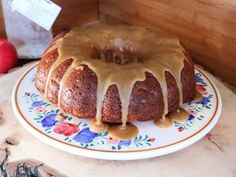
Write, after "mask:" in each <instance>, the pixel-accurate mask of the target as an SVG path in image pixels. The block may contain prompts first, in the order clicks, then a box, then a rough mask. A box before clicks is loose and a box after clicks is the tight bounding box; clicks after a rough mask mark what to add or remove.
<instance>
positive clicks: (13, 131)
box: [0, 63, 236, 177]
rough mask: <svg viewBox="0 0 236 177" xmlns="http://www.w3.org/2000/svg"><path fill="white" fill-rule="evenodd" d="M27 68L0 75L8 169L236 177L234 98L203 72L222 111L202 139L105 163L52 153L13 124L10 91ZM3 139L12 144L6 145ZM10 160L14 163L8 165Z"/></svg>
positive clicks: (116, 176)
mask: <svg viewBox="0 0 236 177" xmlns="http://www.w3.org/2000/svg"><path fill="white" fill-rule="evenodd" d="M33 64H34V63H30V64H28V65H25V66H24V67H21V68H16V69H14V71H12V72H11V73H9V74H6V75H3V76H1V77H0V112H1V113H0V117H1V119H2V120H1V121H0V149H1V151H0V160H1V159H2V160H3V159H5V158H4V157H5V156H4V155H6V154H5V152H6V151H5V150H6V148H7V149H8V151H9V153H10V155H9V158H8V162H9V164H8V168H9V167H11V166H14V164H18V163H20V164H21V165H22V163H21V162H22V160H25V159H31V161H27V162H28V163H26V164H25V165H28V164H31V165H32V160H33V165H36V166H37V165H42V164H43V166H42V167H40V168H39V170H40V173H42V174H43V175H44V176H50V174H54V176H58V177H59V176H69V177H80V176H81V177H94V176H96V177H100V176H101V177H107V176H112V177H120V176H148V177H157V176H161V177H169V176H175V177H180V176H181V177H184V176H186V177H189V176H193V177H195V176H196V177H200V176H202V177H205V176H206V177H211V176H214V177H234V176H236V128H235V126H236V94H234V93H233V92H232V91H231V90H230V89H228V88H227V87H226V86H225V85H224V84H223V83H222V82H220V81H219V80H217V79H215V78H214V77H213V76H212V75H211V74H209V73H208V75H209V77H210V78H211V79H212V80H213V81H214V83H215V84H216V86H217V87H218V89H219V91H220V93H221V96H222V102H223V112H222V115H221V118H220V120H219V122H218V123H217V124H216V126H215V127H214V129H213V130H212V131H211V132H210V133H209V134H208V135H207V136H205V137H204V138H203V139H201V140H200V141H198V142H197V143H195V144H193V145H191V146H190V147H188V148H185V149H183V150H181V151H178V152H176V153H173V154H169V155H166V156H162V157H156V158H151V159H146V160H135V161H106V160H96V159H89V158H84V157H80V156H76V155H72V154H69V153H66V152H63V151H60V150H58V149H54V148H53V147H50V146H48V145H47V144H45V143H43V142H41V141H40V140H38V139H36V138H35V137H34V136H32V135H31V134H30V133H29V132H28V131H27V130H25V129H24V128H23V126H22V125H21V124H20V123H19V122H18V120H17V119H16V117H15V115H14V112H13V109H12V106H11V94H12V90H13V87H14V85H15V83H16V81H17V80H18V79H19V77H20V76H21V75H22V74H23V73H24V72H25V71H26V70H27V69H28V68H30V67H31V66H32V65H33ZM9 137H10V140H9ZM7 138H8V141H10V142H11V141H13V142H12V144H16V145H10V144H7V143H6V139H7ZM11 138H13V139H11ZM17 140H18V142H17ZM14 141H16V142H14ZM8 143H9V142H8ZM35 160H36V161H35ZM15 161H18V162H16V163H12V162H15ZM19 161H20V162H19ZM51 167H52V168H51ZM1 168H2V167H1V166H0V169H1ZM55 169H56V171H55ZM12 174H13V172H12ZM51 176H52V175H51Z"/></svg>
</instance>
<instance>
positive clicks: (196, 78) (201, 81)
mask: <svg viewBox="0 0 236 177" xmlns="http://www.w3.org/2000/svg"><path fill="white" fill-rule="evenodd" d="M195 80H196V82H198V83H202V84H204V81H203V79H202V78H201V77H200V76H199V75H196V76H195Z"/></svg>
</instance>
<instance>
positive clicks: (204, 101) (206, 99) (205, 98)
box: [200, 97, 210, 105]
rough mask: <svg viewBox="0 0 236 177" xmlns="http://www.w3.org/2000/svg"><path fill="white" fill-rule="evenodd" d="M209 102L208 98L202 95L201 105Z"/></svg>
mask: <svg viewBox="0 0 236 177" xmlns="http://www.w3.org/2000/svg"><path fill="white" fill-rule="evenodd" d="M209 102H210V99H209V98H208V97H203V98H202V100H201V101H200V103H201V104H202V105H207V104H208V103H209Z"/></svg>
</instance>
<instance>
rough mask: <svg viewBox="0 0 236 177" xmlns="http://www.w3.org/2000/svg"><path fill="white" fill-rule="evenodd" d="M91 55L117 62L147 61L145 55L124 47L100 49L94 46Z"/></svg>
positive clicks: (105, 60)
mask: <svg viewBox="0 0 236 177" xmlns="http://www.w3.org/2000/svg"><path fill="white" fill-rule="evenodd" d="M90 56H91V58H93V59H100V60H103V61H104V62H111V63H116V64H128V63H143V62H144V61H145V56H144V55H142V54H140V53H138V52H132V51H131V50H130V49H126V48H123V47H119V48H118V47H117V48H115V47H114V48H108V47H106V48H105V49H100V48H98V47H94V46H93V47H92V51H91V55H90Z"/></svg>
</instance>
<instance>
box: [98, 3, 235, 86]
mask: <svg viewBox="0 0 236 177" xmlns="http://www.w3.org/2000/svg"><path fill="white" fill-rule="evenodd" d="M99 12H100V14H99V18H100V20H101V21H104V22H109V23H129V24H138V25H144V26H146V27H148V28H151V29H152V30H154V31H156V32H157V33H164V34H166V32H169V33H170V34H172V35H175V36H176V37H178V38H179V39H180V40H181V42H182V43H183V44H184V45H185V46H186V47H187V48H189V49H190V50H191V52H192V55H193V57H194V59H195V61H196V62H198V63H199V64H201V65H203V66H205V67H206V68H208V69H209V70H210V71H211V72H212V73H214V74H216V75H218V76H219V77H221V78H223V79H224V80H226V81H228V82H229V83H231V84H232V85H235V86H236V65H235V64H233V63H235V62H236V43H235V42H236V1H230V0H214V1H212V0H158V1H153V0H145V1H143V0H129V1H125V2H124V1H117V0H100V3H99Z"/></svg>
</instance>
